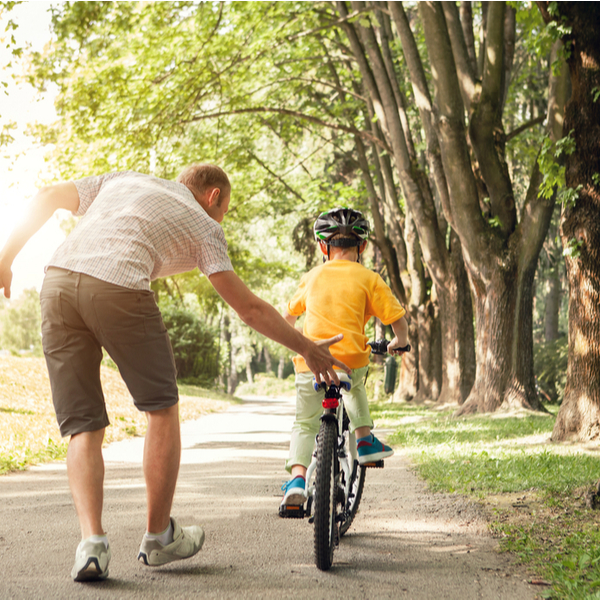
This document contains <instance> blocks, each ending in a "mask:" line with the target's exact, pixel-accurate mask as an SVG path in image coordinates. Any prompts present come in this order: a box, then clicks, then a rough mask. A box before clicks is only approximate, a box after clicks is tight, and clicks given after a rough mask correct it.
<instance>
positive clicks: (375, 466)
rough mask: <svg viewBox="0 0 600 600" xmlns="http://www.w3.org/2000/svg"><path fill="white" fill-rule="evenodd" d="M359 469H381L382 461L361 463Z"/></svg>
mask: <svg viewBox="0 0 600 600" xmlns="http://www.w3.org/2000/svg"><path fill="white" fill-rule="evenodd" d="M360 466H361V467H368V468H369V469H383V460H377V461H375V462H369V463H363V464H362V465H360Z"/></svg>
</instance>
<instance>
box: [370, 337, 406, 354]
mask: <svg viewBox="0 0 600 600" xmlns="http://www.w3.org/2000/svg"><path fill="white" fill-rule="evenodd" d="M389 345H390V342H389V340H376V341H374V342H368V343H367V346H371V352H372V353H373V354H387V351H388V346H389ZM410 350H411V348H410V344H406V346H404V347H403V348H392V351H393V352H394V354H404V353H405V352H410Z"/></svg>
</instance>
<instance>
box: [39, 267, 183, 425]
mask: <svg viewBox="0 0 600 600" xmlns="http://www.w3.org/2000/svg"><path fill="white" fill-rule="evenodd" d="M40 301H41V305H42V346H43V348H44V355H45V356H46V364H47V365H48V373H49V375H50V385H51V387H52V400H53V402H54V409H55V411H56V418H57V420H58V426H59V427H60V432H61V435H63V436H67V435H74V434H76V433H81V432H84V431H96V430H98V429H102V428H104V427H106V426H107V425H109V420H108V415H107V414H106V406H105V402H104V394H103V393H102V386H101V384H100V362H101V361H102V347H104V348H106V351H107V352H108V354H109V355H110V356H111V358H112V359H113V360H114V361H115V363H116V364H117V366H118V367H119V371H120V372H121V376H122V377H123V380H124V381H125V383H126V384H127V387H128V388H129V391H130V393H131V395H132V396H133V401H134V403H135V406H136V407H137V408H138V409H139V410H141V411H153V410H159V409H162V408H168V407H170V406H173V405H174V404H177V401H178V399H179V397H178V393H177V381H176V369H175V361H174V359H173V351H172V349H171V343H170V342H169V336H168V334H167V330H166V328H165V326H164V323H163V320H162V317H161V315H160V311H159V309H158V306H157V305H156V302H155V300H154V294H153V293H152V292H150V291H140V290H130V289H127V288H124V287H121V286H118V285H114V284H112V283H106V282H104V281H100V280H99V279H96V278H95V277H90V276H89V275H84V274H82V273H74V272H72V271H66V270H64V269H57V268H55V267H51V268H49V269H48V272H47V274H46V277H45V279H44V284H43V286H42V291H41V292H40Z"/></svg>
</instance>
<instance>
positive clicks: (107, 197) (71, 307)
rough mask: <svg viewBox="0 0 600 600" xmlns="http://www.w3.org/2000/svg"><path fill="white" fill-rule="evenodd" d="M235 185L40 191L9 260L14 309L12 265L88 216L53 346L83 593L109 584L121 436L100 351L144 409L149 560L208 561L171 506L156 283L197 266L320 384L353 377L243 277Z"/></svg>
mask: <svg viewBox="0 0 600 600" xmlns="http://www.w3.org/2000/svg"><path fill="white" fill-rule="evenodd" d="M230 191H231V186H230V183H229V179H228V177H227V175H226V174H225V172H224V171H223V170H222V169H220V168H219V167H216V166H214V165H205V164H196V165H191V166H190V167H188V168H186V169H185V170H184V171H183V172H182V173H181V174H180V175H179V177H178V178H177V181H176V182H173V181H167V180H163V179H158V178H155V177H151V176H149V175H143V174H140V173H135V172H131V171H129V172H122V173H109V174H106V175H101V176H98V177H86V178H84V179H81V180H78V181H75V182H67V183H60V184H57V185H54V186H49V187H45V188H42V189H41V190H40V191H39V193H38V194H37V195H36V196H35V198H34V199H33V201H32V203H31V205H30V207H29V210H28V213H27V216H26V217H25V219H24V220H23V222H22V223H21V224H20V225H18V226H17V227H16V229H15V230H14V231H13V233H12V234H11V236H10V238H9V239H8V241H7V243H6V245H5V246H4V248H3V249H2V251H0V289H1V288H4V294H5V296H6V297H7V298H8V297H10V285H11V281H12V272H11V265H12V263H13V260H14V258H15V256H16V255H17V254H18V253H19V251H20V250H21V248H22V247H23V246H24V245H25V243H26V242H27V241H28V240H29V238H30V237H31V236H32V235H33V234H34V233H35V232H36V231H37V230H38V229H39V228H40V227H41V226H42V225H43V224H44V223H45V222H46V221H47V220H48V219H49V218H50V217H51V215H53V214H54V212H55V211H56V210H57V209H59V208H62V209H67V210H70V211H71V212H72V213H73V214H74V215H77V216H82V218H81V219H80V221H79V223H78V224H77V226H76V227H75V229H74V230H73V232H72V233H71V234H70V235H69V236H68V237H67V239H66V240H65V242H63V244H62V245H61V246H60V247H59V248H58V250H57V251H56V252H55V254H54V256H53V257H52V258H51V260H50V262H49V264H48V267H47V271H46V277H45V279H44V284H43V287H42V291H41V293H40V300H41V305H42V345H43V348H44V355H45V357H46V362H47V365H48V372H49V375H50V383H51V386H52V398H53V403H54V407H55V411H56V415H57V420H58V423H59V427H60V430H61V434H62V435H63V436H67V435H69V436H71V438H70V441H69V448H68V453H67V472H68V478H69V485H70V488H71V493H72V496H73V501H74V504H75V508H76V511H77V515H78V518H79V524H80V527H81V532H82V541H81V543H80V544H79V546H78V548H77V552H76V559H75V565H74V567H73V571H72V573H71V575H72V577H73V579H74V580H75V581H89V580H95V579H104V578H106V577H107V576H108V564H109V561H110V546H109V544H108V539H107V537H106V535H105V533H104V529H103V527H102V503H103V483H104V462H103V458H102V441H103V439H104V429H105V427H106V426H107V425H108V424H109V421H108V417H107V415H106V408H105V405H104V397H103V394H102V388H101V385H100V362H101V360H102V347H104V348H105V349H106V350H107V352H108V353H109V354H110V355H111V357H112V358H113V360H114V361H115V362H116V363H117V365H118V367H119V370H120V372H121V375H122V376H123V379H124V381H125V383H126V384H127V386H128V388H129V390H130V392H131V395H132V397H133V399H134V402H135V404H136V406H137V408H138V409H139V410H142V411H144V412H145V413H146V415H147V418H148V430H147V433H146V440H145V446H144V477H145V481H146V492H147V505H148V506H147V529H146V533H145V534H144V537H143V540H142V544H141V547H140V552H139V555H138V558H139V560H140V561H142V562H143V563H144V564H146V565H148V566H159V565H162V564H165V563H167V562H171V561H173V560H180V559H184V558H189V557H190V556H193V555H194V554H196V553H197V552H198V551H199V550H200V548H201V546H202V543H203V541H204V532H203V531H202V529H201V528H200V527H198V526H189V527H183V528H182V527H181V526H180V525H179V523H178V522H177V521H176V520H175V519H174V518H173V517H171V512H170V511H171V505H172V502H173V495H174V493H175V486H176V483H177V476H178V470H179V461H180V454H181V441H180V431H179V414H178V407H177V402H178V394H177V385H176V379H175V377H176V372H175V365H174V361H173V354H172V350H171V347H170V343H169V339H168V336H167V332H166V329H165V327H164V325H163V322H162V318H161V316H160V312H159V310H158V307H157V306H156V302H155V301H154V295H153V293H152V292H151V291H150V282H151V281H152V280H153V279H156V278H158V277H164V276H167V275H172V274H175V273H181V272H184V271H188V270H190V269H192V268H194V267H196V266H197V267H198V268H199V269H200V270H201V271H202V272H203V273H204V274H205V275H206V276H207V277H208V278H209V280H210V282H211V284H212V285H213V286H214V288H215V289H216V291H217V292H218V293H219V294H220V296H221V297H222V298H223V300H224V301H225V302H227V303H228V304H229V305H230V306H231V307H232V308H233V309H234V310H235V311H236V312H237V314H238V315H239V316H240V318H241V319H242V321H244V322H245V323H246V324H247V325H249V326H250V327H252V328H254V329H255V330H256V331H258V332H259V333H262V334H263V335H266V336H267V337H270V338H271V339H273V340H275V341H276V342H279V343H281V344H283V345H284V346H286V347H288V348H290V349H291V350H294V351H296V352H298V353H299V354H300V355H301V356H303V357H304V358H305V360H306V363H307V365H308V366H309V369H310V370H312V371H313V373H314V374H315V376H316V377H317V380H319V381H320V380H324V381H327V382H330V381H331V380H332V379H333V380H334V381H336V382H337V381H338V378H337V375H336V374H335V372H334V371H333V366H334V365H335V366H337V367H339V368H342V369H344V370H348V369H347V367H346V366H345V365H343V363H341V362H339V361H337V360H335V359H334V358H333V357H332V356H331V354H330V353H329V351H328V347H329V345H331V344H332V343H335V342H336V341H339V340H340V339H341V337H342V336H336V337H335V338H332V339H330V340H325V341H324V342H323V343H322V345H321V346H318V345H317V344H315V343H313V342H311V341H310V340H308V339H307V338H305V337H304V336H303V335H302V334H301V333H300V332H298V331H296V330H295V329H294V328H293V327H290V326H289V325H288V323H286V321H285V320H284V319H283V318H282V317H281V316H280V315H279V313H278V312H277V311H276V310H275V309H274V308H273V307H272V306H271V305H270V304H268V303H266V302H264V301H263V300H261V299H260V298H258V297H257V296H255V295H254V294H253V293H252V292H251V291H250V290H249V289H248V288H247V287H246V285H245V284H244V283H243V282H242V281H241V280H240V279H239V278H238V277H237V275H236V274H235V273H234V272H233V269H232V266H231V261H230V260H229V257H228V256H227V244H226V242H225V237H224V235H223V230H222V228H221V226H220V223H221V222H222V220H223V218H224V216H225V213H226V212H227V210H228V207H229V201H230Z"/></svg>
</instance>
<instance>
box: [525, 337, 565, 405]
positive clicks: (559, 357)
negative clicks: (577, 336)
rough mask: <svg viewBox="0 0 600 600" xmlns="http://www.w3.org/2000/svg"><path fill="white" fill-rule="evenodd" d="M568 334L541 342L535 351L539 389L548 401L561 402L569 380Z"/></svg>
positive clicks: (535, 367) (534, 357)
mask: <svg viewBox="0 0 600 600" xmlns="http://www.w3.org/2000/svg"><path fill="white" fill-rule="evenodd" d="M568 353H569V349H568V340H567V336H564V337H562V338H559V339H558V340H555V341H553V342H540V343H539V344H537V345H536V346H535V348H534V351H533V354H534V356H533V360H534V369H535V376H536V379H537V385H538V390H539V392H540V394H541V395H542V396H543V399H544V400H545V401H546V402H550V403H551V404H560V403H561V402H562V400H563V397H564V394H565V384H566V382H567V358H568Z"/></svg>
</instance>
